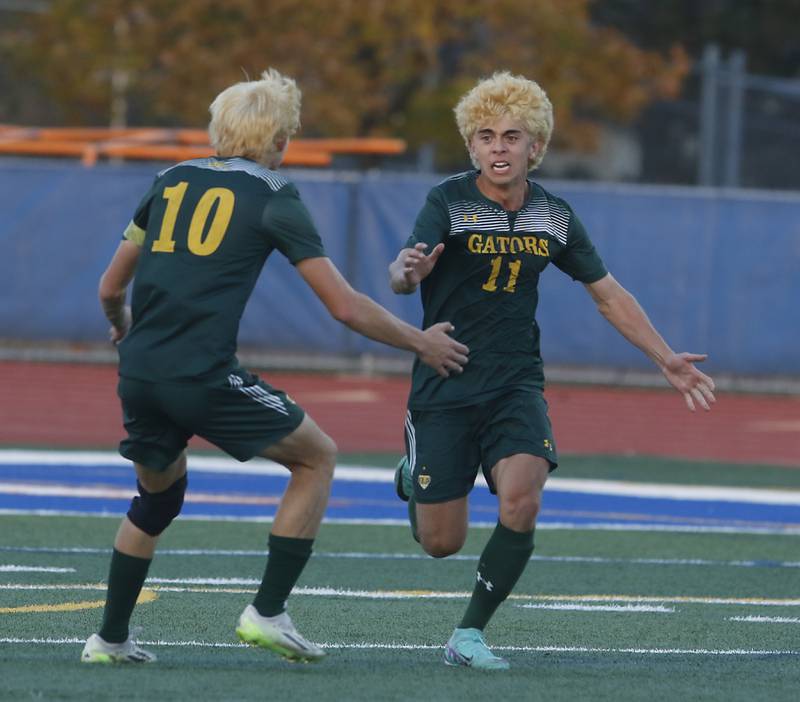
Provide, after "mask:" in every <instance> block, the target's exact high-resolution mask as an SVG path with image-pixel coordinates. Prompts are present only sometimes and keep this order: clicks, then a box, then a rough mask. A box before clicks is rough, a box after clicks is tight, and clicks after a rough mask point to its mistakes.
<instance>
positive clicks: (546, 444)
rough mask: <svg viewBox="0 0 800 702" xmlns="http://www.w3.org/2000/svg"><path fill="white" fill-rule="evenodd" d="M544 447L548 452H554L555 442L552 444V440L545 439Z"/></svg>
mask: <svg viewBox="0 0 800 702" xmlns="http://www.w3.org/2000/svg"><path fill="white" fill-rule="evenodd" d="M544 447H545V448H546V449H547V450H548V451H552V450H553V442H552V441H550V439H545V440H544Z"/></svg>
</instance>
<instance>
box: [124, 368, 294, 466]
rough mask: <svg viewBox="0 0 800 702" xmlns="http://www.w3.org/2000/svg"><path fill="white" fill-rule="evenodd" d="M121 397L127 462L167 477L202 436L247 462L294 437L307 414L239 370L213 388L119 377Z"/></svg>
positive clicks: (213, 385)
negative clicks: (191, 441) (191, 442)
mask: <svg viewBox="0 0 800 702" xmlns="http://www.w3.org/2000/svg"><path fill="white" fill-rule="evenodd" d="M117 393H118V395H119V397H120V400H121V401H122V417H123V424H124V425H125V430H126V431H127V432H128V438H127V439H124V440H123V441H121V442H120V445H119V452H120V454H122V456H124V457H125V458H127V459H129V460H131V461H135V462H136V463H140V464H142V465H144V466H146V467H147V468H150V469H153V470H157V471H163V470H166V469H167V467H168V466H169V465H170V464H171V463H173V462H174V461H175V460H176V459H177V458H178V456H180V454H181V451H183V450H184V449H185V448H186V445H187V442H188V441H189V439H190V438H191V437H192V436H194V435H197V436H200V437H202V438H203V439H205V440H206V441H209V442H210V443H212V444H214V445H215V446H218V447H219V448H221V449H222V450H223V451H225V453H227V454H229V455H230V456H233V457H234V458H236V459H238V460H240V461H247V460H248V459H250V458H253V457H254V456H257V455H258V454H260V453H261V452H262V451H263V450H264V449H265V448H267V447H268V446H271V445H272V444H275V443H277V442H278V441H280V440H281V439H283V438H284V437H286V436H288V435H289V434H291V433H292V432H293V431H294V430H295V429H297V427H299V426H300V422H302V421H303V417H304V416H305V412H304V411H303V409H302V408H301V407H300V406H298V405H297V404H295V403H294V401H293V400H292V399H291V398H290V397H289V396H288V395H286V393H284V392H282V391H281V390H276V389H275V388H273V387H272V386H270V385H268V384H267V383H265V382H264V381H263V380H260V379H259V377H258V376H257V375H255V374H254V373H248V372H247V371H245V370H243V369H240V368H239V369H236V370H234V371H232V372H231V373H229V374H228V377H227V378H225V379H223V380H220V381H218V382H212V383H207V384H204V383H148V382H144V381H141V380H135V379H133V378H125V377H120V379H119V385H118V387H117Z"/></svg>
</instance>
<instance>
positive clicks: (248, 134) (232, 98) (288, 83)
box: [208, 68, 300, 163]
mask: <svg viewBox="0 0 800 702" xmlns="http://www.w3.org/2000/svg"><path fill="white" fill-rule="evenodd" d="M208 109H209V111H210V112H211V122H210V124H209V125H208V135H209V139H210V140H211V145H212V146H213V147H214V149H215V150H216V152H217V155H218V156H222V157H224V158H227V157H231V156H242V157H244V158H249V159H251V160H253V161H257V162H259V163H269V162H270V161H271V159H272V158H273V157H274V156H275V154H277V153H279V152H280V151H281V148H282V146H283V144H284V143H285V142H286V141H288V139H289V137H291V136H292V135H293V134H294V133H295V132H296V131H297V130H298V129H299V127H300V89H299V88H298V87H297V84H296V83H295V82H294V80H293V79H291V78H288V77H287V76H284V75H281V74H280V73H279V72H278V71H276V70H275V69H274V68H268V69H267V70H266V71H264V72H263V73H262V74H261V79H260V80H249V81H244V82H241V83H235V84H234V85H231V86H230V87H228V88H225V90H223V91H222V92H221V93H220V94H219V95H217V97H216V98H214V102H212V103H211V106H210V107H209V108H208Z"/></svg>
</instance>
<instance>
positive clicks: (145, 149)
mask: <svg viewBox="0 0 800 702" xmlns="http://www.w3.org/2000/svg"><path fill="white" fill-rule="evenodd" d="M405 150H406V143H405V142H404V141H403V140H402V139H389V138H383V137H364V138H343V139H294V140H292V141H290V142H289V148H288V149H287V151H286V156H285V158H284V161H283V163H284V165H286V166H316V167H326V166H330V165H331V164H332V163H333V156H334V154H349V155H353V156H396V155H399V154H402V153H403V152H405ZM213 153H214V150H213V149H212V148H211V145H210V144H209V142H208V132H206V131H205V130H203V129H159V128H138V129H134V128H131V129H115V128H100V127H58V128H49V127H47V128H45V127H22V126H14V125H0V154H8V155H19V156H56V157H68V158H79V159H80V160H81V162H82V163H83V164H84V165H85V166H94V165H95V164H96V163H97V162H98V161H99V160H101V159H123V160H128V159H130V160H151V161H184V160H186V159H190V158H202V157H204V156H211V155H213Z"/></svg>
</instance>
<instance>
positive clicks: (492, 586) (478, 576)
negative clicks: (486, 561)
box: [476, 571, 494, 592]
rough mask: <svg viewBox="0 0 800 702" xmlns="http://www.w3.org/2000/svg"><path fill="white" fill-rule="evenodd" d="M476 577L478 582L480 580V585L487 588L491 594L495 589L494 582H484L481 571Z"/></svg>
mask: <svg viewBox="0 0 800 702" xmlns="http://www.w3.org/2000/svg"><path fill="white" fill-rule="evenodd" d="M476 577H477V580H478V582H479V583H483V586H484V587H485V588H486V589H487V590H488V591H489V592H491V591H492V590H493V589H494V585H492V581H491V580H484V579H483V578H482V577H481V572H480V571H478V572H477V573H476Z"/></svg>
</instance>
